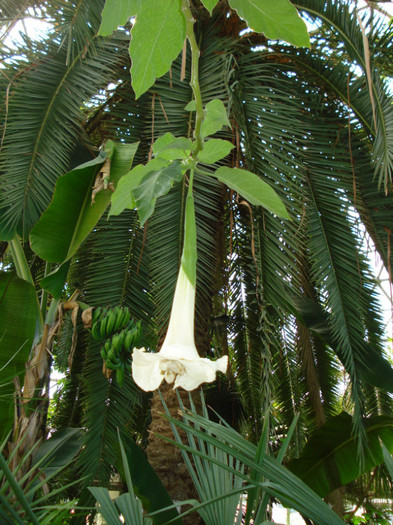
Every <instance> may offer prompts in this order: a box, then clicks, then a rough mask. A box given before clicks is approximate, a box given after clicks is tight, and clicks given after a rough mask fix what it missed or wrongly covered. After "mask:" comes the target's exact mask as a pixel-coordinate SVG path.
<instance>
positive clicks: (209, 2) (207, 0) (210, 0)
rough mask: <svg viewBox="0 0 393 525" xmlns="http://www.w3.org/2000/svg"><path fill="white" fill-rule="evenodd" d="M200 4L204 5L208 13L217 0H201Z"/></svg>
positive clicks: (211, 10)
mask: <svg viewBox="0 0 393 525" xmlns="http://www.w3.org/2000/svg"><path fill="white" fill-rule="evenodd" d="M202 4H203V5H204V6H205V7H206V9H207V10H208V11H209V13H210V14H212V12H213V9H214V8H215V7H216V5H217V4H218V0H202Z"/></svg>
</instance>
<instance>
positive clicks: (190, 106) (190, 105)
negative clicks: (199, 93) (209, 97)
mask: <svg viewBox="0 0 393 525" xmlns="http://www.w3.org/2000/svg"><path fill="white" fill-rule="evenodd" d="M184 109H185V110H186V111H196V101H195V100H191V101H190V102H189V103H188V104H187V106H186V107H185V108H184Z"/></svg>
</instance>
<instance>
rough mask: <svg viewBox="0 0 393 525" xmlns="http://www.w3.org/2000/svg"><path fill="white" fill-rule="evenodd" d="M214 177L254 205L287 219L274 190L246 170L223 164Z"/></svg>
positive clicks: (285, 211)
mask: <svg viewBox="0 0 393 525" xmlns="http://www.w3.org/2000/svg"><path fill="white" fill-rule="evenodd" d="M213 176H214V177H217V179H218V180H219V181H221V182H223V183H224V184H226V185H227V186H228V187H229V188H231V189H232V190H235V191H237V192H238V193H239V194H240V195H241V196H242V197H243V198H244V199H247V200H248V201H249V202H250V203H251V204H254V205H255V206H263V207H264V208H266V209H267V210H269V211H271V212H272V213H274V214H275V215H277V216H278V217H281V218H283V219H289V215H288V212H287V210H286V208H285V206H284V203H283V202H282V200H281V199H280V197H279V196H278V195H277V193H276V192H275V190H274V189H273V188H272V187H271V186H269V184H267V183H266V182H264V181H263V180H262V179H260V178H259V177H258V175H255V173H251V172H250V171H247V170H242V169H238V168H227V167H225V166H223V167H222V168H219V169H218V170H217V171H216V172H215V173H214V174H213Z"/></svg>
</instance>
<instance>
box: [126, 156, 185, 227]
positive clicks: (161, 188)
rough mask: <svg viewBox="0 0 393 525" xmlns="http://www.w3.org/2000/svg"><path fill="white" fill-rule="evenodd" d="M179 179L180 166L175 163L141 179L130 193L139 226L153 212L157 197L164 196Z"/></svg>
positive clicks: (151, 172) (180, 173)
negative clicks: (135, 208)
mask: <svg viewBox="0 0 393 525" xmlns="http://www.w3.org/2000/svg"><path fill="white" fill-rule="evenodd" d="M181 179H182V171H181V166H180V163H179V162H177V161H175V162H173V163H172V164H170V165H169V166H167V167H165V168H161V169H157V170H154V171H149V173H147V174H146V175H145V176H144V177H143V179H142V180H141V182H140V184H139V186H138V187H136V188H135V189H134V190H133V192H132V194H133V197H134V201H135V204H136V207H137V209H138V215H139V220H140V221H141V226H143V225H144V223H145V222H146V221H147V219H148V218H149V217H150V216H151V215H152V213H153V212H154V208H155V205H156V200H157V199H158V197H161V196H162V195H166V194H167V193H168V192H169V190H170V189H171V188H172V186H173V185H174V183H175V182H180V181H181Z"/></svg>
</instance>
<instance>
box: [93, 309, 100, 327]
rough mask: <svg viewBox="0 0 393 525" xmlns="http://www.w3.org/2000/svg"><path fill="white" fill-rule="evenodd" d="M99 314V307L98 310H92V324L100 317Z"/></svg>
mask: <svg viewBox="0 0 393 525" xmlns="http://www.w3.org/2000/svg"><path fill="white" fill-rule="evenodd" d="M101 312H102V308H101V306H98V308H94V312H93V323H95V322H96V321H97V320H98V318H99V317H100V314H101Z"/></svg>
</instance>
